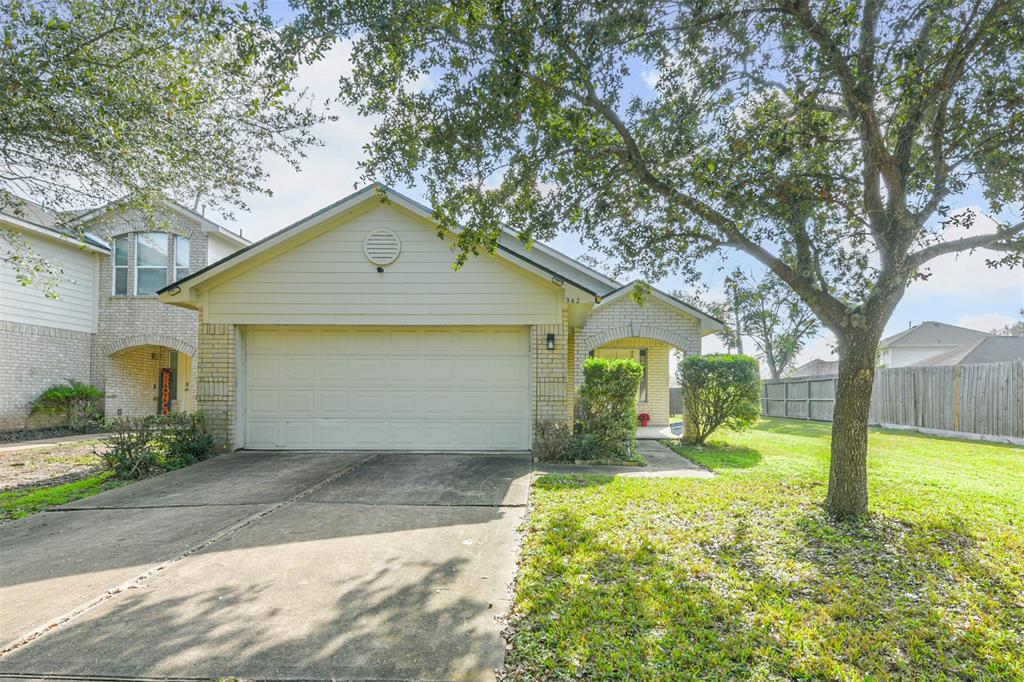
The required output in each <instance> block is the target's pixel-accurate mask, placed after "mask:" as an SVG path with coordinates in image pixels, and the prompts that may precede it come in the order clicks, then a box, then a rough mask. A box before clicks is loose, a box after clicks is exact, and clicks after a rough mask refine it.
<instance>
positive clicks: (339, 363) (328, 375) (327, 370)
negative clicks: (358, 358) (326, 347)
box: [316, 356, 352, 383]
mask: <svg viewBox="0 0 1024 682" xmlns="http://www.w3.org/2000/svg"><path fill="white" fill-rule="evenodd" d="M351 373H352V369H351V367H350V364H349V358H346V357H333V356H325V357H319V358H317V359H316V374H317V377H318V378H319V381H326V382H331V383H334V382H342V381H345V380H346V379H347V378H348V377H349V375H350V374H351Z"/></svg>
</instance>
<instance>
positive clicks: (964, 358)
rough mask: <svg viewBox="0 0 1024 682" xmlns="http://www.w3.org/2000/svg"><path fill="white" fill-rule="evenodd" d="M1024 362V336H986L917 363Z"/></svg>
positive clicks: (925, 365) (916, 363) (916, 364)
mask: <svg viewBox="0 0 1024 682" xmlns="http://www.w3.org/2000/svg"><path fill="white" fill-rule="evenodd" d="M1014 361H1024V336H986V337H985V338H983V339H979V340H977V341H975V342H973V343H969V344H965V345H963V346H961V347H959V348H954V349H953V350H951V351H947V352H945V353H942V354H941V355H936V356H934V357H930V358H926V359H924V360H921V361H919V362H915V363H914V364H913V365H912V366H914V367H927V366H929V365H947V366H948V365H981V364H985V363H987V362H1014Z"/></svg>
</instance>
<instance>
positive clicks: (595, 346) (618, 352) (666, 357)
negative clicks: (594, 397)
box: [576, 323, 693, 426]
mask: <svg viewBox="0 0 1024 682" xmlns="http://www.w3.org/2000/svg"><path fill="white" fill-rule="evenodd" d="M692 341H693V340H692V339H691V338H688V337H687V336H686V334H685V333H680V332H676V331H674V330H672V329H666V328H664V327H659V326H657V325H652V324H642V323H632V324H626V325H622V326H619V327H614V328H610V329H604V330H602V331H600V332H597V333H595V334H591V335H586V336H585V337H584V338H581V339H579V341H578V342H577V363H578V364H579V367H578V368H577V372H576V376H577V383H579V381H581V380H582V374H583V373H582V369H581V368H582V363H583V362H584V361H585V360H586V359H587V358H588V357H592V356H598V357H609V358H629V359H633V360H636V361H637V362H639V363H640V364H641V365H643V366H644V381H643V383H642V385H641V388H640V395H639V396H638V398H639V401H638V409H639V411H640V412H647V413H648V414H650V415H651V423H652V424H654V425H658V426H666V425H667V424H668V423H669V421H670V420H669V417H670V416H671V414H672V411H671V380H670V376H671V374H670V373H671V372H672V371H673V369H674V368H673V362H672V358H673V353H674V352H678V353H680V354H685V353H686V351H687V348H690V347H691V346H692V345H693V343H692Z"/></svg>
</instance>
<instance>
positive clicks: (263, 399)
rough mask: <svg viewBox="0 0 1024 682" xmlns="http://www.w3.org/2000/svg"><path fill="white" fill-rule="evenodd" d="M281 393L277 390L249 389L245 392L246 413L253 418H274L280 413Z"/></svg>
mask: <svg viewBox="0 0 1024 682" xmlns="http://www.w3.org/2000/svg"><path fill="white" fill-rule="evenodd" d="M280 398H281V392H280V391H279V390H277V389H258V388H256V389H253V388H251V389H249V390H248V391H247V392H246V401H245V403H246V405H245V407H246V412H248V413H249V414H250V415H253V416H266V417H274V416H276V415H277V414H278V413H280V411H281V401H280Z"/></svg>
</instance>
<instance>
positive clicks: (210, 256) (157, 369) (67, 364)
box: [0, 201, 248, 430]
mask: <svg viewBox="0 0 1024 682" xmlns="http://www.w3.org/2000/svg"><path fill="white" fill-rule="evenodd" d="M163 208H164V210H161V211H159V212H158V213H157V215H156V216H151V215H144V214H142V213H140V212H139V211H136V210H128V209H123V208H121V207H119V206H117V205H113V204H112V205H108V206H105V207H103V208H100V209H96V210H93V211H89V212H86V213H84V214H82V215H80V216H78V217H76V218H75V219H74V221H73V223H71V224H73V225H74V227H75V229H70V228H69V221H68V220H67V217H66V216H60V215H57V214H55V213H53V212H51V211H48V210H46V209H44V208H43V207H41V206H38V205H35V204H31V203H29V202H24V203H23V204H22V205H21V206H19V207H18V208H17V210H13V209H9V210H8V211H6V212H3V213H0V229H2V230H6V231H8V232H9V233H12V234H14V235H17V237H18V238H20V239H22V240H24V242H25V243H27V244H28V246H30V247H31V249H32V250H33V251H35V252H36V253H38V254H39V255H41V256H43V257H44V258H46V259H47V260H48V261H50V262H53V263H59V264H60V267H61V268H62V270H63V275H62V277H61V279H60V281H59V283H58V284H57V286H56V290H55V293H56V297H55V298H51V297H47V295H46V293H45V291H44V290H43V289H42V288H41V287H39V286H23V285H22V284H21V283H19V282H18V281H17V279H16V277H15V272H14V270H13V268H12V267H11V266H10V265H9V264H7V263H0V430H15V429H22V428H26V427H33V426H41V425H45V421H43V420H38V419H36V418H32V419H28V411H29V404H30V403H31V401H32V400H33V399H34V398H35V397H37V396H38V395H39V394H40V393H41V392H42V391H43V390H45V389H46V388H48V387H49V386H51V385H53V384H56V383H60V382H62V381H65V380H67V379H77V380H79V381H84V382H87V383H91V384H92V385H94V386H97V387H99V388H101V389H103V390H104V391H105V393H106V397H105V404H104V411H105V413H106V415H107V416H108V417H114V416H137V415H144V414H156V413H158V412H160V411H162V410H164V409H171V410H187V409H191V407H192V386H193V384H194V367H195V365H194V359H195V355H196V346H197V338H198V328H199V320H198V317H197V315H196V313H195V312H193V311H189V310H183V309H180V308H173V307H170V306H166V305H163V304H161V303H160V302H159V300H158V299H157V296H156V292H157V291H158V290H159V289H161V288H163V287H165V286H166V285H167V284H168V283H170V282H173V281H175V280H176V279H180V278H182V277H184V276H186V275H187V274H189V273H190V272H194V271H196V270H198V269H200V268H203V267H205V266H207V265H208V264H210V263H213V262H215V261H217V260H219V259H221V258H223V257H225V256H228V255H230V254H231V253H234V252H235V251H237V250H238V249H239V248H241V247H243V246H245V245H247V244H248V241H247V240H245V239H243V238H242V237H241V236H239V235H237V234H235V233H233V232H230V231H228V230H226V229H224V228H223V227H221V226H219V225H217V224H216V223H214V222H212V221H210V220H208V219H206V218H205V217H203V216H202V215H200V214H198V213H196V212H195V211H192V210H190V209H188V208H186V207H184V206H181V205H179V204H176V203H174V202H171V201H167V202H165V203H164V207H163Z"/></svg>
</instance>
